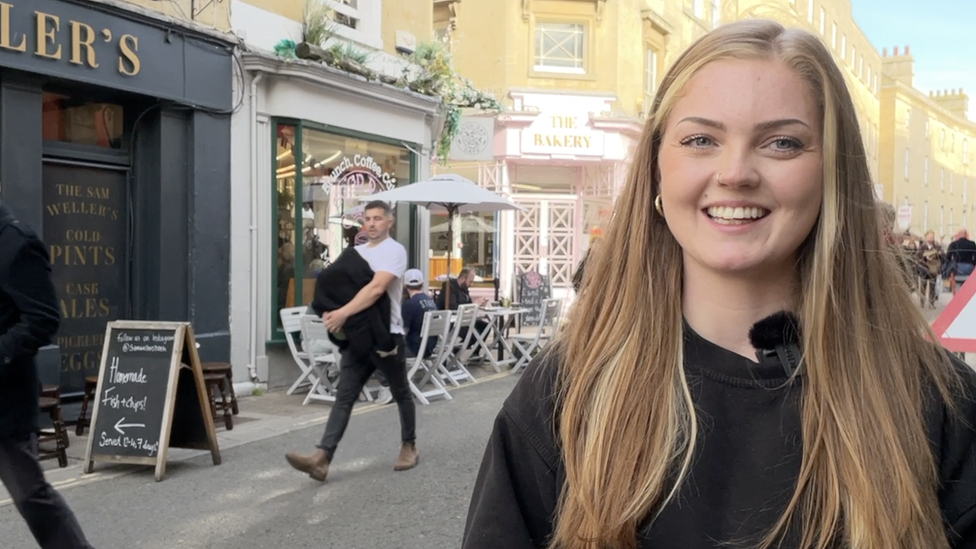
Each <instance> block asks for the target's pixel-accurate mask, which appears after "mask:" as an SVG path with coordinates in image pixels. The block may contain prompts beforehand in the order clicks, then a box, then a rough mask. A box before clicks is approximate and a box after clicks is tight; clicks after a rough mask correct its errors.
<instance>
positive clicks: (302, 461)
mask: <svg viewBox="0 0 976 549" xmlns="http://www.w3.org/2000/svg"><path fill="white" fill-rule="evenodd" d="M285 459H287V460H288V464H289V465H291V466H292V467H294V468H295V469H298V470H299V471H301V472H303V473H308V476H310V477H312V478H314V479H315V480H317V481H319V482H325V478H326V477H327V476H329V459H328V458H327V457H326V455H325V450H322V449H321V448H320V449H318V450H316V451H315V453H314V454H312V455H310V456H303V455H299V454H296V453H295V452H290V453H288V454H285Z"/></svg>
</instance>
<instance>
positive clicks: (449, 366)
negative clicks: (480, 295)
mask: <svg viewBox="0 0 976 549" xmlns="http://www.w3.org/2000/svg"><path fill="white" fill-rule="evenodd" d="M477 319H478V306H477V305H475V304H473V303H468V304H467V305H461V306H459V307H458V309H457V313H456V314H455V315H454V328H453V329H449V333H448V337H447V341H446V342H445V343H446V344H447V345H446V349H445V351H446V353H447V354H446V355H445V357H444V368H443V369H444V374H443V375H442V376H441V378H442V379H444V380H446V381H448V382H449V383H451V384H452V385H454V386H455V387H460V386H461V383H462V382H464V381H471V382H474V376H473V375H471V372H469V371H468V369H467V367H465V363H467V362H468V360H470V359H471V356H472V355H473V354H474V353H475V352H477V351H478V350H479V349H480V346H477V345H476V346H473V347H471V348H470V349H469V348H468V345H469V344H470V342H471V339H472V338H476V336H477V335H478V334H476V333H475V327H474V324H475V321H476V320H477ZM465 328H467V333H466V334H465V335H464V337H461V331H462V330H463V329H465Z"/></svg>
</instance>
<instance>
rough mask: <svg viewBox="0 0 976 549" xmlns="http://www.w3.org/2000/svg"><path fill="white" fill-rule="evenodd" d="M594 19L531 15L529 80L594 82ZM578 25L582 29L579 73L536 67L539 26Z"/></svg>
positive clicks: (540, 14)
mask: <svg viewBox="0 0 976 549" xmlns="http://www.w3.org/2000/svg"><path fill="white" fill-rule="evenodd" d="M594 22H595V21H594V18H593V17H588V16H579V15H565V14H551V13H537V14H533V15H532V21H531V24H530V25H529V48H528V49H529V52H528V53H529V56H528V63H527V65H528V76H529V77H530V78H557V79H566V80H596V74H595V70H594V68H595V65H594V58H595V57H596V39H595V36H594V35H595V29H594V27H595V25H594ZM545 24H556V25H580V26H582V27H583V33H582V35H583V59H582V69H581V71H580V72H576V71H573V70H565V69H564V70H560V69H559V67H546V66H544V65H536V63H535V60H536V47H537V43H538V38H537V36H538V34H537V32H538V30H539V25H545Z"/></svg>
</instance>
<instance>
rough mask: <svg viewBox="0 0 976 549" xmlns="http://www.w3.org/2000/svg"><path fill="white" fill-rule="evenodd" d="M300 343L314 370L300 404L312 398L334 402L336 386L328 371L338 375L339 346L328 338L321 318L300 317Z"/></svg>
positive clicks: (305, 403) (335, 376)
mask: <svg viewBox="0 0 976 549" xmlns="http://www.w3.org/2000/svg"><path fill="white" fill-rule="evenodd" d="M302 345H303V347H304V349H305V352H306V353H307V354H308V357H309V360H310V361H311V368H313V369H314V370H315V381H314V382H313V383H312V389H311V390H310V391H309V392H308V394H307V395H305V401H304V402H302V405H303V406H304V405H307V404H308V403H309V402H310V401H312V400H324V401H326V402H335V400H336V386H335V384H334V383H333V382H332V378H330V377H329V371H330V370H332V371H334V372H335V375H334V376H333V378H337V377H338V371H339V361H340V356H339V348H338V347H336V346H335V344H334V343H332V341H331V340H330V339H329V331H328V330H327V329H326V327H325V324H323V323H322V319H321V318H319V317H316V316H312V315H305V316H303V317H302Z"/></svg>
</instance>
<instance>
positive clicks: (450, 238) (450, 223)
mask: <svg viewBox="0 0 976 549" xmlns="http://www.w3.org/2000/svg"><path fill="white" fill-rule="evenodd" d="M454 209H455V208H454V207H453V206H448V207H447V288H445V289H444V292H445V293H444V308H446V309H447V310H450V309H451V263H452V262H453V260H454Z"/></svg>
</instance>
